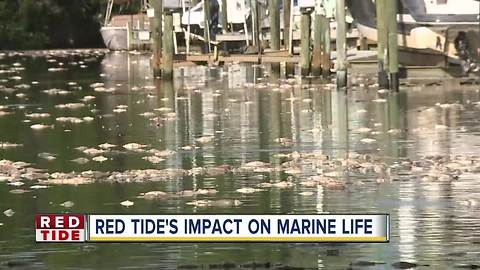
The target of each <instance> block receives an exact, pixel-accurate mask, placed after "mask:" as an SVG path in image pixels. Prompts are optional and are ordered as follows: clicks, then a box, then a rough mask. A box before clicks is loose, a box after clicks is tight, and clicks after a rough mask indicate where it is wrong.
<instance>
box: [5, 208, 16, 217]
mask: <svg viewBox="0 0 480 270" xmlns="http://www.w3.org/2000/svg"><path fill="white" fill-rule="evenodd" d="M3 214H4V215H5V216H7V217H11V216H13V215H15V211H13V209H7V210H5V211H3Z"/></svg>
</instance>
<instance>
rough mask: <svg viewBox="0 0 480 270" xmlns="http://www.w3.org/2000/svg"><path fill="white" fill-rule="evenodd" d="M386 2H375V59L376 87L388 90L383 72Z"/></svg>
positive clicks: (384, 72) (386, 35)
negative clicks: (376, 63)
mask: <svg viewBox="0 0 480 270" xmlns="http://www.w3.org/2000/svg"><path fill="white" fill-rule="evenodd" d="M386 1H387V0H377V1H376V6H377V35H378V36H377V54H378V55H377V59H378V86H379V87H380V88H388V76H387V72H386V70H385V68H386V66H385V58H386V56H387V40H388V38H387V37H388V31H387V2H386Z"/></svg>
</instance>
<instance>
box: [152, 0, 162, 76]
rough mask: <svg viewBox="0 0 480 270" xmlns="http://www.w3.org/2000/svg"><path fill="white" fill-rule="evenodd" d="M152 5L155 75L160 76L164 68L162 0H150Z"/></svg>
mask: <svg viewBox="0 0 480 270" xmlns="http://www.w3.org/2000/svg"><path fill="white" fill-rule="evenodd" d="M150 5H151V6H152V7H153V9H154V17H153V18H151V22H150V29H151V32H152V40H153V65H152V66H153V76H155V77H160V75H161V70H162V13H163V5H162V0H150Z"/></svg>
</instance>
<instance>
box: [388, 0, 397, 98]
mask: <svg viewBox="0 0 480 270" xmlns="http://www.w3.org/2000/svg"><path fill="white" fill-rule="evenodd" d="M387 8H388V13H387V14H388V71H389V73H390V90H393V91H395V92H398V90H399V86H400V82H399V77H398V40H397V39H398V36H397V0H389V1H388V6H387Z"/></svg>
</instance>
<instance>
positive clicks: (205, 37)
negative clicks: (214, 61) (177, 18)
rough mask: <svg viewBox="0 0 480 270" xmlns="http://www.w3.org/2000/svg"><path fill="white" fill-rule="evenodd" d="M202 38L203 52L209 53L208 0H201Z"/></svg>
mask: <svg viewBox="0 0 480 270" xmlns="http://www.w3.org/2000/svg"><path fill="white" fill-rule="evenodd" d="M203 10H204V12H203V22H204V23H205V26H204V28H203V40H204V41H205V46H204V52H205V53H210V0H203Z"/></svg>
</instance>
